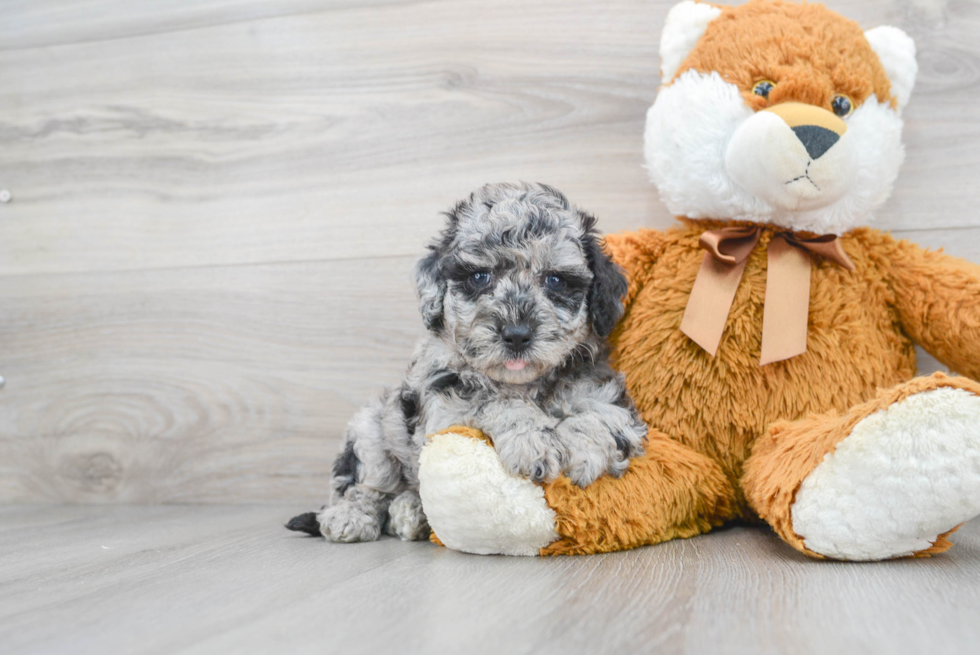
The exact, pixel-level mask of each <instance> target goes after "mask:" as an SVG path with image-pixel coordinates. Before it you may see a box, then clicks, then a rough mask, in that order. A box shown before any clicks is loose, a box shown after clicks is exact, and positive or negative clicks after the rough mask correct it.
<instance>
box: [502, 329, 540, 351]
mask: <svg viewBox="0 0 980 655" xmlns="http://www.w3.org/2000/svg"><path fill="white" fill-rule="evenodd" d="M532 336H534V333H533V332H532V331H531V328H529V327H528V326H526V325H505V326H504V328H503V329H502V330H501V331H500V338H501V339H503V340H504V343H506V344H507V346H508V347H509V348H510V349H511V350H515V351H520V350H524V349H525V348H527V345H528V344H529V343H531V337H532Z"/></svg>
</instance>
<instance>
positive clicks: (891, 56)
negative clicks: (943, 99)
mask: <svg viewBox="0 0 980 655" xmlns="http://www.w3.org/2000/svg"><path fill="white" fill-rule="evenodd" d="M864 37H865V38H866V39H868V43H870V44H871V49H872V50H874V51H875V54H876V55H878V59H879V60H880V61H881V65H882V66H884V67H885V73H886V74H887V75H888V80H889V81H890V82H891V83H892V95H894V96H895V99H896V100H897V101H898V108H899V109H902V108H904V107H905V105H907V104H908V102H909V97H910V96H911V95H912V87H913V86H915V75H916V73H918V72H919V66H918V64H916V63H915V41H913V40H912V37H910V36H909V35H908V34H906V33H905V32H903V31H902V30H900V29H898V28H897V27H891V26H889V25H884V26H882V27H876V28H874V29H873V30H868V31H867V32H865V33H864Z"/></svg>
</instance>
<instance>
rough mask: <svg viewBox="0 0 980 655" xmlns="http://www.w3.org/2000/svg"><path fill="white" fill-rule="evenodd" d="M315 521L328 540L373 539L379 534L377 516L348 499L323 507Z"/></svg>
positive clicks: (352, 540) (379, 528) (351, 540)
mask: <svg viewBox="0 0 980 655" xmlns="http://www.w3.org/2000/svg"><path fill="white" fill-rule="evenodd" d="M317 521H319V522H320V532H321V533H322V534H323V536H324V537H326V538H327V539H329V540H330V541H340V542H345V543H351V542H355V541H375V540H376V539H377V538H378V537H380V536H381V523H380V521H378V518H377V517H376V516H373V515H372V514H369V513H367V512H365V511H364V510H363V509H361V508H360V507H358V506H357V505H356V504H354V503H352V502H349V501H341V502H340V503H338V504H336V505H332V506H330V507H325V508H324V509H323V510H322V511H321V512H320V513H319V514H318V515H317Z"/></svg>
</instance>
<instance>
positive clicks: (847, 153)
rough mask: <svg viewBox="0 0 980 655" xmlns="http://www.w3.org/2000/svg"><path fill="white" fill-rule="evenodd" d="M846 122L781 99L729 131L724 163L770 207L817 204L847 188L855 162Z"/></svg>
mask: <svg viewBox="0 0 980 655" xmlns="http://www.w3.org/2000/svg"><path fill="white" fill-rule="evenodd" d="M848 136H849V135H848V131H847V124H846V123H845V122H844V121H842V120H841V119H840V118H838V117H837V116H835V115H834V114H832V113H831V112H829V111H827V110H826V109H822V108H820V107H816V106H814V105H807V104H804V103H799V102H786V103H782V104H779V105H776V106H774V107H770V108H768V109H764V110H762V111H760V112H757V113H756V114H754V115H753V116H752V117H751V118H749V119H747V120H746V121H745V122H744V123H742V124H741V125H740V126H739V127H738V129H737V130H736V131H735V134H734V135H733V136H732V139H731V141H730V142H729V144H728V148H727V150H726V153H725V165H726V168H727V169H728V172H729V174H730V175H731V176H732V179H734V180H735V181H736V182H737V183H738V184H739V185H741V186H742V187H744V188H745V189H746V190H747V191H749V192H750V193H752V194H753V195H755V196H756V197H758V198H759V199H760V200H762V201H763V202H765V203H767V204H768V205H770V206H772V207H773V208H776V209H780V210H785V211H809V210H813V209H820V208H822V207H826V206H827V205H830V204H832V203H834V202H836V201H837V200H839V199H840V198H842V197H843V196H844V195H845V194H846V193H847V192H848V190H849V189H850V187H851V182H852V180H853V177H854V172H855V168H856V161H855V160H856V158H855V157H854V156H853V153H852V147H851V139H849V138H848Z"/></svg>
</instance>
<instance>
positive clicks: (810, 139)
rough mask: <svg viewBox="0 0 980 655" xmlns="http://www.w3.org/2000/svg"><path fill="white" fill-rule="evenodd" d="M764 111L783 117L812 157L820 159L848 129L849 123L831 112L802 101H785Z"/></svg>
mask: <svg viewBox="0 0 980 655" xmlns="http://www.w3.org/2000/svg"><path fill="white" fill-rule="evenodd" d="M762 111H768V112H771V113H773V114H776V115H777V116H779V117H780V118H782V119H783V121H784V122H785V123H786V124H787V125H788V126H789V127H790V129H791V130H793V133H794V134H795V135H796V138H797V139H799V140H800V143H802V144H803V147H804V148H806V152H807V154H808V155H810V158H811V159H820V157H822V156H823V154H824V153H825V152H827V151H828V150H830V149H831V148H832V147H833V145H834V144H835V143H837V142H838V141H840V138H841V136H843V135H844V132H846V131H847V123H845V122H844V121H842V120H841V119H840V118H838V117H837V116H835V115H834V114H832V113H831V112H829V111H827V110H826V109H824V108H822V107H817V106H814V105H808V104H805V103H802V102H784V103H781V104H778V105H775V106H773V107H768V108H767V109H763V110H762Z"/></svg>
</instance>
